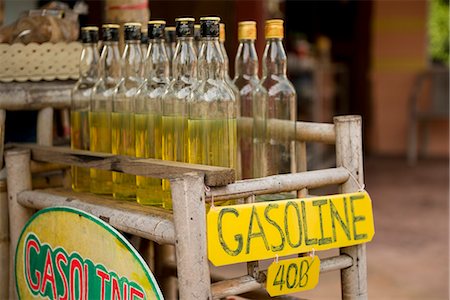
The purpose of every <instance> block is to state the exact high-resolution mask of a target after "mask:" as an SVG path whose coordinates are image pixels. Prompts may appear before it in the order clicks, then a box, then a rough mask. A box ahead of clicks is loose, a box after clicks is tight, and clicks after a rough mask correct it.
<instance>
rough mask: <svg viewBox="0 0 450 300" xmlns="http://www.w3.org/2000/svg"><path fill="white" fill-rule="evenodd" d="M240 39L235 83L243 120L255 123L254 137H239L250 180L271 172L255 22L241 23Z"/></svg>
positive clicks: (264, 100) (243, 161)
mask: <svg viewBox="0 0 450 300" xmlns="http://www.w3.org/2000/svg"><path fill="white" fill-rule="evenodd" d="M238 39H239V46H238V50H237V54H236V59H235V77H234V83H235V84H236V86H237V87H238V89H239V93H240V95H239V96H240V115H241V118H242V119H241V120H243V121H244V123H247V124H249V123H250V124H253V126H252V132H251V136H248V135H247V136H245V135H240V136H239V145H240V153H241V162H242V178H244V179H248V178H257V177H263V176H266V175H268V174H267V157H266V156H267V152H266V151H267V150H266V148H267V147H266V145H265V138H266V131H267V123H266V121H267V91H266V89H265V88H264V87H263V86H262V85H261V83H260V80H259V77H258V54H257V53H256V48H255V40H256V22H254V21H244V22H239V24H238ZM249 135H250V134H249Z"/></svg>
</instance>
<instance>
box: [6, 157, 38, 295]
mask: <svg viewBox="0 0 450 300" xmlns="http://www.w3.org/2000/svg"><path fill="white" fill-rule="evenodd" d="M5 162H6V171H7V173H8V176H7V184H8V199H9V214H10V216H11V217H10V220H11V222H10V224H9V231H10V238H11V245H10V254H11V259H10V260H9V261H10V265H9V266H10V268H9V274H10V276H11V277H10V281H9V299H16V298H17V293H16V285H15V276H14V253H16V246H17V242H18V240H19V236H20V233H21V231H22V228H23V227H24V226H25V224H26V222H27V221H28V220H29V218H30V217H31V216H32V215H33V210H32V209H29V208H25V207H23V206H21V205H20V204H19V203H18V202H17V194H18V193H20V192H22V191H25V190H31V172H30V150H25V149H14V150H10V151H7V152H6V155H5Z"/></svg>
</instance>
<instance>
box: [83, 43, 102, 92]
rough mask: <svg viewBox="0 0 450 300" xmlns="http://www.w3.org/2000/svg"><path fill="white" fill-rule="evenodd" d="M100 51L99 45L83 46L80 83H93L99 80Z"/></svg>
mask: <svg viewBox="0 0 450 300" xmlns="http://www.w3.org/2000/svg"><path fill="white" fill-rule="evenodd" d="M98 60H99V55H98V49H97V44H94V43H86V44H83V49H82V51H81V58H80V81H82V82H86V83H89V82H93V83H95V81H97V79H98V76H99V74H98Z"/></svg>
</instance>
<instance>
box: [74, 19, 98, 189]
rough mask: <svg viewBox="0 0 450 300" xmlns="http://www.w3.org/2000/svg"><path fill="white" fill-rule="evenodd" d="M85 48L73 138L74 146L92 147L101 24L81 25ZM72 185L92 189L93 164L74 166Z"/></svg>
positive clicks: (82, 57)
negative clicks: (92, 110)
mask: <svg viewBox="0 0 450 300" xmlns="http://www.w3.org/2000/svg"><path fill="white" fill-rule="evenodd" d="M81 40H82V42H83V49H82V51H81V58H80V78H79V79H78V81H77V83H76V84H75V86H74V88H73V89H72V92H71V118H70V120H71V124H70V125H71V131H70V132H71V136H70V137H71V139H70V141H71V142H70V146H71V148H72V149H79V150H89V102H90V99H91V94H92V89H93V87H94V84H95V82H96V81H97V79H98V70H97V63H98V58H99V55H98V50H97V42H98V27H95V26H89V27H83V28H82V29H81ZM71 174H72V189H73V190H74V191H76V192H88V191H89V179H90V178H89V168H81V167H72V169H71Z"/></svg>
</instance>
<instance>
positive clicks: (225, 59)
mask: <svg viewBox="0 0 450 300" xmlns="http://www.w3.org/2000/svg"><path fill="white" fill-rule="evenodd" d="M219 26H220V28H219V29H220V32H219V44H220V51H221V52H222V56H223V66H224V71H225V82H226V84H227V85H228V86H229V87H230V88H231V90H232V91H233V94H234V97H235V99H236V101H235V105H236V113H237V114H236V118H238V117H239V116H240V109H239V107H240V93H239V89H238V87H237V86H236V84H235V83H234V82H233V80H232V79H231V77H230V69H229V59H228V54H227V50H226V49H225V24H224V23H220V24H219ZM237 140H238V141H239V133H238V135H237ZM236 147H237V150H236V152H237V156H236V159H237V160H236V165H235V168H236V179H242V174H243V173H242V172H243V170H242V161H241V156H240V155H239V153H240V152H241V151H240V144H239V143H237V145H236Z"/></svg>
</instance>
